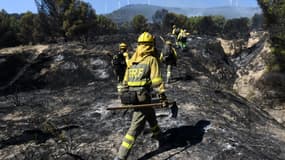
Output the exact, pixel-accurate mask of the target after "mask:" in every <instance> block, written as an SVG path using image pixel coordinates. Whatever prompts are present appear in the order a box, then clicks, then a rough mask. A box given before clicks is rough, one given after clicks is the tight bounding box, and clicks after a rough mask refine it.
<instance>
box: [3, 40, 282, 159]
mask: <svg viewBox="0 0 285 160" xmlns="http://www.w3.org/2000/svg"><path fill="white" fill-rule="evenodd" d="M109 38H110V41H109V42H110V43H108V45H107V44H97V45H92V46H84V45H80V44H64V45H50V46H48V48H47V49H45V50H42V51H41V52H40V54H39V56H38V58H37V60H36V61H33V62H30V63H32V64H31V65H30V66H29V67H28V68H27V69H26V70H25V74H24V75H23V76H20V77H19V79H18V80H17V81H15V82H14V83H13V84H12V85H11V86H9V87H8V88H6V89H8V91H10V92H9V94H5V93H7V92H5V93H3V92H2V96H0V111H1V112H0V129H1V134H0V153H1V154H0V159H3V160H12V159H31V160H32V159H41V158H43V157H44V158H46V159H60V160H69V159H84V160H87V159H92V160H93V159H94V160H103V159H112V158H113V157H114V156H115V154H116V153H117V151H118V148H119V146H120V144H121V140H122V138H123V136H124V134H125V133H126V131H127V129H128V126H129V124H130V119H131V111H128V112H126V113H124V111H118V112H114V111H108V110H106V108H107V107H111V106H119V105H120V103H119V100H118V96H117V94H116V82H115V80H114V78H113V75H112V70H111V68H110V57H109V56H108V54H109V53H112V51H114V47H113V46H115V44H117V42H116V41H115V40H114V41H113V42H112V40H113V38H112V37H109ZM105 39H108V37H105ZM189 42H191V43H189V46H188V48H189V50H188V51H187V52H178V54H179V60H178V66H177V68H175V69H174V77H173V80H172V83H171V84H169V85H168V86H167V96H168V97H169V99H172V100H176V101H177V104H178V107H179V113H178V117H177V119H173V118H170V117H169V116H168V110H166V109H160V110H157V115H158V121H159V124H160V126H161V128H162V130H163V131H164V132H165V135H166V136H167V139H166V142H167V144H168V147H164V148H160V149H157V145H156V143H155V141H154V140H152V139H151V138H150V136H151V135H150V134H149V129H148V126H146V127H147V128H146V129H145V131H144V133H143V134H142V135H140V136H139V138H138V139H137V141H136V144H135V145H134V149H133V151H132V152H131V155H130V158H129V159H153V160H161V159H179V160H188V159H197V160H205V159H212V160H222V159H247V160H256V159H262V160H272V159H274V160H283V159H285V154H284V153H285V147H284V146H285V141H284V140H285V128H284V126H282V125H281V124H280V123H278V122H277V121H276V120H275V119H274V118H273V117H272V116H270V115H269V114H267V113H266V112H264V111H263V110H261V109H260V107H259V106H257V105H256V104H254V103H252V102H249V101H248V100H246V99H245V98H243V97H241V96H239V95H238V94H236V93H234V92H233V91H232V90H231V88H232V86H233V85H234V82H235V79H236V77H237V75H236V74H235V66H234V63H232V62H231V61H230V60H228V59H227V57H226V56H225V54H224V52H223V49H222V47H221V45H220V43H219V41H218V40H216V39H215V38H210V37H192V39H189ZM7 50H10V49H6V50H0V53H1V54H0V55H1V61H0V66H1V67H0V70H1V71H3V70H5V67H7V66H5V65H6V64H10V63H11V61H13V60H14V59H15V57H17V56H15V57H13V58H12V59H11V54H7ZM22 51H25V52H22ZM20 52H21V53H19V52H18V56H19V55H22V54H27V52H28V53H30V54H34V52H35V50H30V49H29V47H28V48H26V49H23V48H22V49H20ZM4 53H5V54H4ZM12 55H13V54H12ZM22 57H23V58H22V59H21V60H22V61H21V62H22V63H23V64H22V63H20V64H19V65H20V66H21V65H22V66H25V64H26V63H29V62H28V59H29V56H22ZM162 70H163V73H165V72H164V71H165V67H164V66H162ZM18 71H19V70H17V71H14V72H11V73H13V75H11V76H10V79H13V77H14V75H16V74H17V72H18ZM29 78H30V80H33V82H35V84H36V83H37V82H39V80H40V81H41V82H42V81H44V82H45V83H42V85H41V86H35V87H29V86H26V85H27V84H29V81H28V80H29ZM23 79H25V80H23ZM7 81H9V80H7ZM7 81H5V82H6V83H2V84H7ZM59 84H60V85H59ZM21 86H26V87H22V88H21ZM37 87H38V88H37ZM9 88H10V90H9ZM17 88H18V90H17ZM1 91H3V90H1ZM6 91H7V90H6Z"/></svg>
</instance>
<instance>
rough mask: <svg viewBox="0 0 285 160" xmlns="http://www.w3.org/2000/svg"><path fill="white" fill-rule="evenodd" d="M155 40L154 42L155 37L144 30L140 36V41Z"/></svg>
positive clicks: (150, 41)
mask: <svg viewBox="0 0 285 160" xmlns="http://www.w3.org/2000/svg"><path fill="white" fill-rule="evenodd" d="M153 42H154V37H153V36H152V35H151V34H150V33H148V32H143V33H142V34H141V35H140V36H139V38H138V43H153Z"/></svg>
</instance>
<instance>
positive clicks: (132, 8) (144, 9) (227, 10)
mask: <svg viewBox="0 0 285 160" xmlns="http://www.w3.org/2000/svg"><path fill="white" fill-rule="evenodd" d="M162 9H166V10H168V11H169V12H173V13H177V14H183V15H185V16H188V17H193V16H210V15H220V16H224V17H225V18H227V19H231V18H240V17H249V18H250V17H252V16H253V15H254V14H256V13H261V10H260V9H259V8H254V7H216V8H174V7H161V6H153V5H145V4H137V5H128V6H125V7H122V8H120V9H118V10H116V11H113V12H112V13H110V14H107V15H106V16H107V17H108V18H110V19H112V20H113V21H114V22H116V23H122V22H128V21H131V20H132V19H133V17H134V16H136V15H139V14H141V15H144V16H145V17H146V18H147V19H148V20H149V21H152V16H153V15H154V14H155V12H156V11H157V10H162Z"/></svg>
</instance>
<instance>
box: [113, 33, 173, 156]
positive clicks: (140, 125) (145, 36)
mask: <svg viewBox="0 0 285 160" xmlns="http://www.w3.org/2000/svg"><path fill="white" fill-rule="evenodd" d="M123 84H125V85H127V87H128V91H125V92H123V93H121V101H122V103H123V104H149V103H151V90H152V89H153V88H154V89H158V93H159V97H160V100H161V102H162V104H163V105H164V107H167V105H168V104H167V98H166V96H165V88H164V83H163V80H162V77H161V73H160V68H159V62H158V59H157V58H156V57H155V46H154V37H153V36H152V35H151V34H150V33H148V32H144V33H142V34H141V35H140V36H139V37H138V46H137V49H136V52H135V53H134V55H133V56H132V58H131V59H130V66H129V67H128V68H127V70H126V73H125V78H124V82H123ZM146 121H147V122H148V124H149V126H150V128H151V131H152V138H154V139H156V140H160V138H162V136H161V135H162V133H161V130H160V127H159V126H158V122H157V119H156V116H155V111H154V109H153V108H143V109H135V110H134V112H133V116H132V122H131V126H130V128H129V130H128V131H127V134H126V135H125V137H124V138H123V142H122V144H121V146H120V149H119V152H118V155H117V157H116V158H115V160H126V159H127V157H128V155H129V153H130V151H131V149H132V146H133V145H134V142H135V140H136V138H137V136H138V135H139V134H140V133H141V132H142V131H143V129H144V126H145V123H146Z"/></svg>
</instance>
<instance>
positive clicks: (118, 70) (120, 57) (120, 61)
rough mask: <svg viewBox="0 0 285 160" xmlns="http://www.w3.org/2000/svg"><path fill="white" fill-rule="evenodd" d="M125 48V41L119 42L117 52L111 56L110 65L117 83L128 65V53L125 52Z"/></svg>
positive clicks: (121, 78) (122, 77)
mask: <svg viewBox="0 0 285 160" xmlns="http://www.w3.org/2000/svg"><path fill="white" fill-rule="evenodd" d="M127 48H128V46H127V44H126V43H120V44H119V52H118V53H117V54H115V55H114V56H113V58H112V65H113V68H114V73H115V75H116V77H117V80H118V81H119V83H121V82H122V81H123V79H124V75H125V71H126V68H127V66H128V61H129V54H128V52H127Z"/></svg>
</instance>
